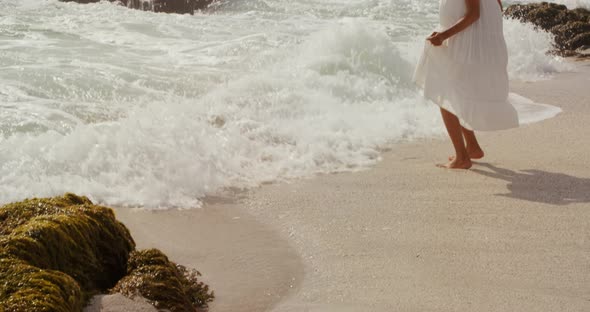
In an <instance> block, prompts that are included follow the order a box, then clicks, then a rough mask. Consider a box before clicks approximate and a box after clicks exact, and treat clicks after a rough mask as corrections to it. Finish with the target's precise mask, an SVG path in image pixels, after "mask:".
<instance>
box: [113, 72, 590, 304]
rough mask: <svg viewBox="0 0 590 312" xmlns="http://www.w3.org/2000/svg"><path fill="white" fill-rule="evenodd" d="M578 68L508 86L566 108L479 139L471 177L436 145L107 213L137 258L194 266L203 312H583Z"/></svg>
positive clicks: (589, 153) (582, 131) (588, 193)
mask: <svg viewBox="0 0 590 312" xmlns="http://www.w3.org/2000/svg"><path fill="white" fill-rule="evenodd" d="M574 63H575V66H576V71H575V72H570V73H561V74H558V75H556V76H555V77H554V78H553V79H551V80H544V81H538V82H533V83H526V82H513V83H512V91H513V92H516V93H518V94H521V95H523V96H526V97H528V98H530V99H532V100H534V101H536V102H538V103H546V104H551V105H555V106H558V107H561V108H562V109H563V113H562V114H560V115H559V116H557V117H556V118H553V119H550V120H546V121H543V122H540V123H535V124H531V125H526V126H524V127H521V128H519V129H514V130H509V131H502V132H493V133H482V134H481V135H480V137H481V141H482V143H483V147H484V150H485V151H486V153H487V155H486V157H485V159H484V160H482V161H479V162H477V163H476V164H475V166H474V167H473V168H472V170H469V171H449V170H442V169H438V168H435V167H434V164H435V163H436V162H441V161H444V158H445V157H446V156H447V155H450V154H451V146H450V144H449V143H448V142H447V140H446V139H445V138H444V137H441V138H439V139H432V140H423V141H419V142H412V143H406V144H400V145H396V146H393V147H392V148H391V150H390V151H387V152H385V153H384V154H383V160H382V161H381V162H380V163H379V164H378V165H377V166H375V167H373V168H371V169H369V170H366V171H362V172H357V173H346V174H332V175H322V176H318V177H314V178H310V179H306V180H297V181H292V182H291V183H280V184H273V185H264V186H262V187H260V188H258V189H254V190H250V191H247V192H245V193H241V194H239V196H235V198H231V197H232V196H227V197H228V198H231V199H225V198H224V197H220V198H217V199H214V200H210V201H209V203H208V204H206V205H205V207H204V208H203V209H197V210H183V211H163V212H148V211H141V210H129V209H117V214H118V217H119V219H121V220H122V221H123V222H124V223H125V224H126V225H127V226H128V227H129V228H130V229H131V232H132V235H133V236H134V237H135V239H136V241H137V243H138V246H139V247H140V248H144V247H157V248H160V249H162V250H163V251H164V252H166V253H167V254H168V255H169V256H170V257H171V258H172V260H174V261H177V262H179V263H182V264H185V265H187V266H191V267H195V268H197V269H199V270H200V271H201V272H202V273H203V275H204V276H203V280H204V281H206V282H208V283H209V284H210V285H211V287H212V289H214V290H215V294H216V296H217V299H216V300H215V302H214V303H212V304H211V309H210V310H211V311H215V312H218V311H438V312H440V311H536V312H540V311H580V312H583V311H590V145H588V142H589V139H588V135H590V131H589V130H588V129H589V127H590V88H589V86H590V62H587V61H585V62H574ZM104 311H106V310H104ZM109 311H111V310H109Z"/></svg>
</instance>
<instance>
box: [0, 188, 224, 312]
mask: <svg viewBox="0 0 590 312" xmlns="http://www.w3.org/2000/svg"><path fill="white" fill-rule="evenodd" d="M134 250H135V242H134V241H133V238H132V237H131V235H130V233H129V230H128V229H127V228H126V227H125V226H124V225H123V224H122V223H120V222H119V221H117V219H116V218H115V214H114V212H113V210H112V209H110V208H106V207H101V206H97V205H94V204H93V203H92V202H91V201H90V200H89V199H88V198H86V197H80V196H77V195H74V194H66V195H64V196H62V197H54V198H42V199H28V200H24V201H22V202H18V203H12V204H8V205H5V206H3V207H0V285H2V287H0V312H2V311H11V312H21V311H22V312H32V311H55V312H62V311H63V312H70V311H82V309H83V307H84V305H85V303H86V302H87V301H88V299H89V298H90V297H91V296H92V295H95V294H98V293H106V292H108V291H109V289H111V288H112V287H114V286H115V285H117V287H115V289H120V290H121V292H122V293H123V294H124V295H125V294H127V295H128V296H129V295H137V294H139V295H144V296H146V298H147V299H148V300H150V301H151V303H152V304H154V305H156V307H170V310H171V311H195V307H204V306H206V304H207V302H208V301H210V300H212V298H213V295H212V294H209V289H208V287H207V286H206V285H204V284H203V283H200V282H199V281H198V280H197V276H198V272H196V271H190V270H188V269H185V268H183V267H180V266H177V265H175V264H174V263H172V262H170V261H168V258H167V257H166V256H165V255H164V254H162V253H161V252H159V251H157V250H147V251H139V252H137V251H134ZM132 252H133V253H132ZM130 256H131V259H130ZM127 273H129V274H130V275H129V276H127V277H125V278H124V276H125V275H126V274H127ZM129 282H138V283H139V282H141V284H138V285H137V286H135V287H133V286H132V285H131V284H129ZM117 283H119V284H117Z"/></svg>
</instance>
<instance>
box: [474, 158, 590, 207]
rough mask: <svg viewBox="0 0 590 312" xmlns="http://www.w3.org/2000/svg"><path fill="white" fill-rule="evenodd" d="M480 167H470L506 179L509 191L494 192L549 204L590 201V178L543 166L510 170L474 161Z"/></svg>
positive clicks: (488, 175)
mask: <svg viewBox="0 0 590 312" xmlns="http://www.w3.org/2000/svg"><path fill="white" fill-rule="evenodd" d="M477 164H478V167H484V168H486V169H488V170H482V169H479V168H476V169H472V171H473V172H476V173H478V174H481V175H484V176H487V177H491V178H496V179H501V180H505V181H507V182H508V185H506V187H507V188H508V191H510V192H509V193H506V194H497V195H498V196H505V197H511V198H517V199H523V200H528V201H532V202H538V203H545V204H551V205H568V204H574V203H590V179H585V178H578V177H574V176H570V175H567V174H563V173H555V172H548V171H542V170H522V171H518V172H517V171H512V170H509V169H504V168H498V167H496V166H494V165H491V164H489V163H477Z"/></svg>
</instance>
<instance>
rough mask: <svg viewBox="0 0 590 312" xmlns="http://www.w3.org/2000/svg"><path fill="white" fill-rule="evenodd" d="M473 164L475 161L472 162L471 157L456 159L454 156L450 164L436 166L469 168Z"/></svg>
mask: <svg viewBox="0 0 590 312" xmlns="http://www.w3.org/2000/svg"><path fill="white" fill-rule="evenodd" d="M472 165H473V163H471V159H462V160H458V159H455V157H453V160H451V161H450V162H449V163H448V164H446V165H444V164H438V165H436V166H437V167H439V168H446V169H469V168H471V166H472Z"/></svg>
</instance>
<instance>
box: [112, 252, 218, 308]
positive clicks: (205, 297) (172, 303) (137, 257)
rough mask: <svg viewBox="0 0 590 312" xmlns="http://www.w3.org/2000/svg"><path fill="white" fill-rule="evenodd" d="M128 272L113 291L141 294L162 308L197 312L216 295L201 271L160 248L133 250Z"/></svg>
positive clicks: (131, 294) (127, 294)
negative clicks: (171, 256) (202, 277)
mask: <svg viewBox="0 0 590 312" xmlns="http://www.w3.org/2000/svg"><path fill="white" fill-rule="evenodd" d="M127 274H128V275H127V276H125V277H124V278H123V279H122V280H121V281H120V282H119V283H118V284H117V286H115V288H113V290H112V291H113V292H116V293H122V294H123V295H125V296H127V297H131V298H132V297H134V296H141V297H143V298H145V299H147V300H148V302H150V303H151V304H153V305H154V306H155V307H156V308H158V309H165V310H169V311H172V312H193V311H197V308H202V307H206V306H207V303H208V302H210V301H211V300H213V298H214V295H213V293H210V292H209V287H208V286H207V285H205V284H203V283H202V282H199V281H198V277H199V276H200V275H201V273H199V272H198V271H196V270H190V269H187V268H185V267H183V266H180V265H177V264H175V263H174V262H171V261H170V260H168V257H166V255H164V254H163V253H162V252H161V251H159V250H157V249H149V250H142V251H135V252H133V253H132V254H131V257H130V258H129V263H128V265H127Z"/></svg>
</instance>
